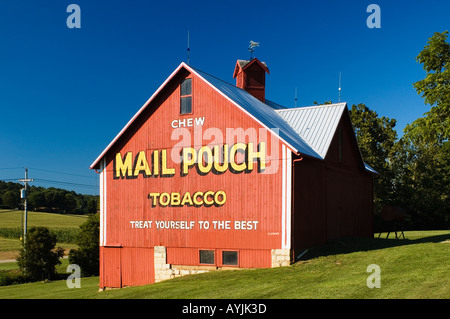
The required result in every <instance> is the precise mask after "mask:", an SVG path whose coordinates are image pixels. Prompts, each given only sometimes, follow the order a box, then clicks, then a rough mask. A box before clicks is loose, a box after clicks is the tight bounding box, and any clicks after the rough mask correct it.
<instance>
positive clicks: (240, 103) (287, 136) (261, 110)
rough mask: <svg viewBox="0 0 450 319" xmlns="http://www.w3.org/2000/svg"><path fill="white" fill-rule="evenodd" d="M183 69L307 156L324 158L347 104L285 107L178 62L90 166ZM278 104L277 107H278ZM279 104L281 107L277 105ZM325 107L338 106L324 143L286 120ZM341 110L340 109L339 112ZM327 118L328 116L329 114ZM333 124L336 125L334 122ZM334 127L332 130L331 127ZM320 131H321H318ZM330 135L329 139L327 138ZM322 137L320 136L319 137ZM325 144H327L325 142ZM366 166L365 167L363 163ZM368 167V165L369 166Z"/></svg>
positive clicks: (98, 161) (92, 167) (98, 160)
mask: <svg viewBox="0 0 450 319" xmlns="http://www.w3.org/2000/svg"><path fill="white" fill-rule="evenodd" d="M182 68H185V69H186V70H188V71H189V72H193V73H195V74H196V75H197V76H198V77H200V78H202V79H203V81H205V82H206V83H208V84H209V85H210V86H211V87H213V88H214V89H216V90H217V91H218V92H219V93H220V94H222V95H223V96H224V97H225V98H227V99H228V100H230V101H231V102H232V103H233V104H235V105H236V106H237V107H239V108H240V109H241V110H243V111H244V112H245V113H247V114H248V115H249V116H251V117H252V118H254V119H255V120H256V121H258V122H259V123H260V124H262V125H263V126H265V127H266V128H267V129H269V131H271V132H273V133H274V134H275V135H276V136H277V137H278V138H279V139H280V140H281V141H282V142H283V143H285V144H286V146H288V147H289V148H290V149H291V150H292V151H293V152H294V153H298V154H301V155H306V156H309V157H313V158H317V159H321V160H323V159H324V158H325V155H326V151H327V150H328V146H329V142H330V141H331V138H332V136H333V135H334V130H335V129H336V125H337V124H336V123H335V122H336V120H337V122H339V119H340V117H341V116H342V110H343V109H345V108H346V107H347V103H345V102H342V103H335V104H325V105H313V106H307V107H297V108H285V107H284V106H282V105H280V104H277V103H275V102H272V101H268V103H264V102H262V101H260V100H258V99H257V98H255V97H254V96H252V95H251V94H250V93H248V92H247V91H245V90H243V89H241V88H239V87H237V86H235V85H233V84H231V83H229V82H227V81H224V80H222V79H220V78H217V77H215V76H213V75H211V74H209V73H206V72H204V71H201V70H199V69H197V68H195V67H193V66H191V65H188V64H186V63H185V62H181V64H180V65H179V66H178V67H177V68H176V69H175V70H174V71H173V72H172V73H171V75H170V76H169V77H168V78H167V79H166V80H165V81H164V82H163V83H162V84H161V86H160V87H159V88H158V89H157V90H156V91H155V92H154V93H153V94H152V96H151V97H150V98H149V99H148V100H147V101H146V102H145V103H144V105H143V106H142V107H141V108H140V109H139V110H138V112H137V113H136V114H135V115H134V116H133V117H132V118H131V119H130V121H129V122H128V123H127V124H126V125H125V127H124V128H122V130H121V131H120V132H119V134H118V135H117V136H116V137H115V138H114V139H113V140H112V141H111V142H110V143H109V145H108V146H107V147H106V148H105V149H104V150H103V152H102V153H101V154H100V155H99V156H98V157H97V159H96V160H95V161H94V162H93V163H92V164H91V166H90V168H91V169H95V168H98V165H99V163H100V161H101V159H102V158H103V157H104V156H105V155H106V153H107V152H108V151H109V150H110V149H111V147H112V146H113V145H114V144H115V142H116V141H117V140H118V139H119V138H120V137H121V136H122V135H123V133H124V132H125V131H126V130H127V129H128V128H129V127H130V126H131V124H132V123H133V122H134V121H135V120H136V118H137V117H139V115H140V114H141V113H142V112H143V111H144V109H146V108H147V107H148V105H150V103H151V101H152V100H153V99H154V98H155V97H156V96H157V95H158V94H159V93H160V92H161V90H162V89H163V88H164V87H165V86H166V84H167V83H168V82H169V81H170V80H171V79H172V78H173V77H174V76H175V75H176V74H177V73H178V72H179V71H180V70H181V69H182ZM277 107H278V108H277ZM279 107H281V108H279ZM326 108H333V109H334V108H338V109H339V110H338V112H337V113H336V114H332V115H333V116H331V119H333V121H332V122H333V125H332V126H330V127H328V130H327V134H328V135H327V136H326V138H325V139H324V140H323V143H318V140H315V139H312V138H311V136H308V135H306V137H305V134H301V133H302V131H301V125H298V124H299V123H298V122H295V121H293V120H289V119H286V118H287V117H288V116H286V114H291V113H293V114H295V115H297V116H298V114H300V113H305V112H306V113H308V112H309V113H314V111H313V110H316V111H317V110H322V109H326ZM339 111H340V112H339ZM328 118H330V115H329V114H328ZM334 124H336V125H334ZM325 128H326V127H325V126H323V127H322V131H324V130H325ZM333 128H334V130H333ZM319 131H321V130H319ZM329 135H331V138H330V137H329ZM322 138H323V137H322ZM327 143H328V144H327ZM365 166H368V165H367V164H365ZM369 168H370V166H369ZM369 168H367V167H366V169H367V170H369V171H374V170H373V169H372V168H370V169H369Z"/></svg>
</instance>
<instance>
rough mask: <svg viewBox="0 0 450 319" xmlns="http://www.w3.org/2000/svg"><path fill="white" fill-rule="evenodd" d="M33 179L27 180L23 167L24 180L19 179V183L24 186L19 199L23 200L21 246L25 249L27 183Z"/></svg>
mask: <svg viewBox="0 0 450 319" xmlns="http://www.w3.org/2000/svg"><path fill="white" fill-rule="evenodd" d="M33 181H34V179H33V178H28V168H26V167H25V178H23V179H22V178H21V179H19V182H23V184H24V185H25V188H23V189H22V190H21V194H20V195H21V196H20V197H21V198H23V199H24V205H23V209H24V217H23V246H24V247H25V243H26V240H27V197H28V194H27V186H28V183H29V182H33Z"/></svg>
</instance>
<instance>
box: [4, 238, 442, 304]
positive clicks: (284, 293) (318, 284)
mask: <svg viewBox="0 0 450 319" xmlns="http://www.w3.org/2000/svg"><path fill="white" fill-rule="evenodd" d="M405 236H406V238H407V239H406V240H395V239H383V236H382V237H381V238H380V239H377V238H366V239H345V240H339V241H334V242H330V243H329V244H327V245H325V246H322V247H317V248H313V249H310V250H309V252H308V253H307V254H306V255H305V256H304V257H302V260H301V261H299V262H297V263H295V264H293V265H291V266H289V267H281V268H271V269H249V270H234V271H217V272H210V273H205V274H199V275H192V276H185V277H181V278H176V279H172V280H167V281H164V282H160V283H156V284H153V285H147V286H142V287H129V288H124V289H117V290H107V291H104V292H98V277H90V278H82V279H81V288H79V289H68V288H67V285H66V281H65V280H59V281H53V282H48V283H40V282H39V283H30V284H22V285H15V286H7V287H0V298H2V299H4V298H33V299H35V298H37V299H39V298H50V299H52V298H56V299H72V298H74V299H119V298H127V299H133V298H134V299H146V298H156V299H211V298H212V299H235V298H238V299H254V298H256V299H269V298H276V299H280V298H281V299H284V298H286V299H309V298H313V299H392V298H396V299H397V298H398V299H449V298H450V276H448V269H449V266H450V262H449V256H450V243H449V242H447V241H448V240H450V231H429V232H405ZM384 237H385V236H384ZM371 264H377V265H379V267H380V269H381V275H380V278H381V288H372V289H370V288H368V287H367V278H368V276H369V275H371V273H368V272H367V266H369V265H371ZM64 266H66V265H63V266H62V267H64Z"/></svg>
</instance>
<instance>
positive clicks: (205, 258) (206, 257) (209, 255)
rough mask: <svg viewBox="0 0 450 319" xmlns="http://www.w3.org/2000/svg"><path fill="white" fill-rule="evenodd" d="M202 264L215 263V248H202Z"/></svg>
mask: <svg viewBox="0 0 450 319" xmlns="http://www.w3.org/2000/svg"><path fill="white" fill-rule="evenodd" d="M200 264H210V265H214V250H200Z"/></svg>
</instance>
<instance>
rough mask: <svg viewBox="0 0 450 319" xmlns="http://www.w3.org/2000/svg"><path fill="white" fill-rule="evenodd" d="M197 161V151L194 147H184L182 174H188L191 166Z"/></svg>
mask: <svg viewBox="0 0 450 319" xmlns="http://www.w3.org/2000/svg"><path fill="white" fill-rule="evenodd" d="M196 161H197V153H196V152H195V150H194V149H193V148H192V147H185V148H183V162H182V164H181V165H182V169H181V175H182V176H185V175H187V174H188V171H189V168H190V167H191V166H193V165H194V164H195V162H196Z"/></svg>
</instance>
